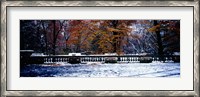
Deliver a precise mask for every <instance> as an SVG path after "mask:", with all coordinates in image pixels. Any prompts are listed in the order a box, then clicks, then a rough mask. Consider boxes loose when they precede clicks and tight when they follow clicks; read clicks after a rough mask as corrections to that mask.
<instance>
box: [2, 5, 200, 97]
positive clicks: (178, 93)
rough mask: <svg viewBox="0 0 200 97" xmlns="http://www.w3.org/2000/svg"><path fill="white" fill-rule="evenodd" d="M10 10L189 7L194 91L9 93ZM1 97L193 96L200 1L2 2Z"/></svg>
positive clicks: (196, 80) (196, 82)
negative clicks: (32, 7)
mask: <svg viewBox="0 0 200 97" xmlns="http://www.w3.org/2000/svg"><path fill="white" fill-rule="evenodd" d="M12 6H44V7H45V6H144V7H148V6H159V7H162V6H190V7H193V11H194V21H193V22H194V90H193V91H8V90H7V87H6V72H7V70H6V65H7V64H6V60H7V59H6V50H7V48H6V45H7V42H6V38H7V37H6V34H7V32H6V25H7V24H6V22H7V21H6V18H7V14H6V12H7V9H6V8H7V7H12ZM0 71H1V93H0V94H1V97H7V96H61V95H62V96H194V97H200V94H199V91H200V89H199V88H200V85H199V78H200V76H199V1H117V2H116V1H2V2H1V69H0Z"/></svg>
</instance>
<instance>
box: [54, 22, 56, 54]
mask: <svg viewBox="0 0 200 97" xmlns="http://www.w3.org/2000/svg"><path fill="white" fill-rule="evenodd" d="M53 25H54V26H53V27H54V28H53V55H55V54H56V20H53Z"/></svg>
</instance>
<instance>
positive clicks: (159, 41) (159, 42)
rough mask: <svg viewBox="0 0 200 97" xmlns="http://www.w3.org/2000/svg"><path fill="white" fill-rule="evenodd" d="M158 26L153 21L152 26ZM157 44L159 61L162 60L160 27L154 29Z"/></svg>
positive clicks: (155, 21)
mask: <svg viewBox="0 0 200 97" xmlns="http://www.w3.org/2000/svg"><path fill="white" fill-rule="evenodd" d="M156 25H158V22H157V20H154V26H156ZM156 36H157V43H158V55H159V56H160V61H162V60H163V45H162V39H161V35H160V27H158V28H157V29H156Z"/></svg>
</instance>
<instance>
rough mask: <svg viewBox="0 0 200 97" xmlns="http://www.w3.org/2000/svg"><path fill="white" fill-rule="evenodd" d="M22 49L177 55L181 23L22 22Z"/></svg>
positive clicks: (120, 21)
mask: <svg viewBox="0 0 200 97" xmlns="http://www.w3.org/2000/svg"><path fill="white" fill-rule="evenodd" d="M20 49H21V50H24V49H25V50H27V49H33V50H34V51H35V52H41V53H45V54H48V55H49V54H68V53H70V52H79V53H89V54H105V53H117V54H119V55H121V54H139V53H149V54H159V55H164V54H173V53H174V52H180V21H179V20H21V21H20Z"/></svg>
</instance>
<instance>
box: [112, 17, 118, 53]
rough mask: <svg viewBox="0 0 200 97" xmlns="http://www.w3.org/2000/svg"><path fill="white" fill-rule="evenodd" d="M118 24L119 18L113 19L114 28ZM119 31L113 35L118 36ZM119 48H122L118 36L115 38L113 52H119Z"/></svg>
mask: <svg viewBox="0 0 200 97" xmlns="http://www.w3.org/2000/svg"><path fill="white" fill-rule="evenodd" d="M117 24H118V20H113V21H112V25H113V27H114V28H117ZM118 34H119V33H118V32H113V36H117V35H118ZM117 48H120V47H119V46H118V40H117V38H114V39H113V53H117V51H118V49H117Z"/></svg>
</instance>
